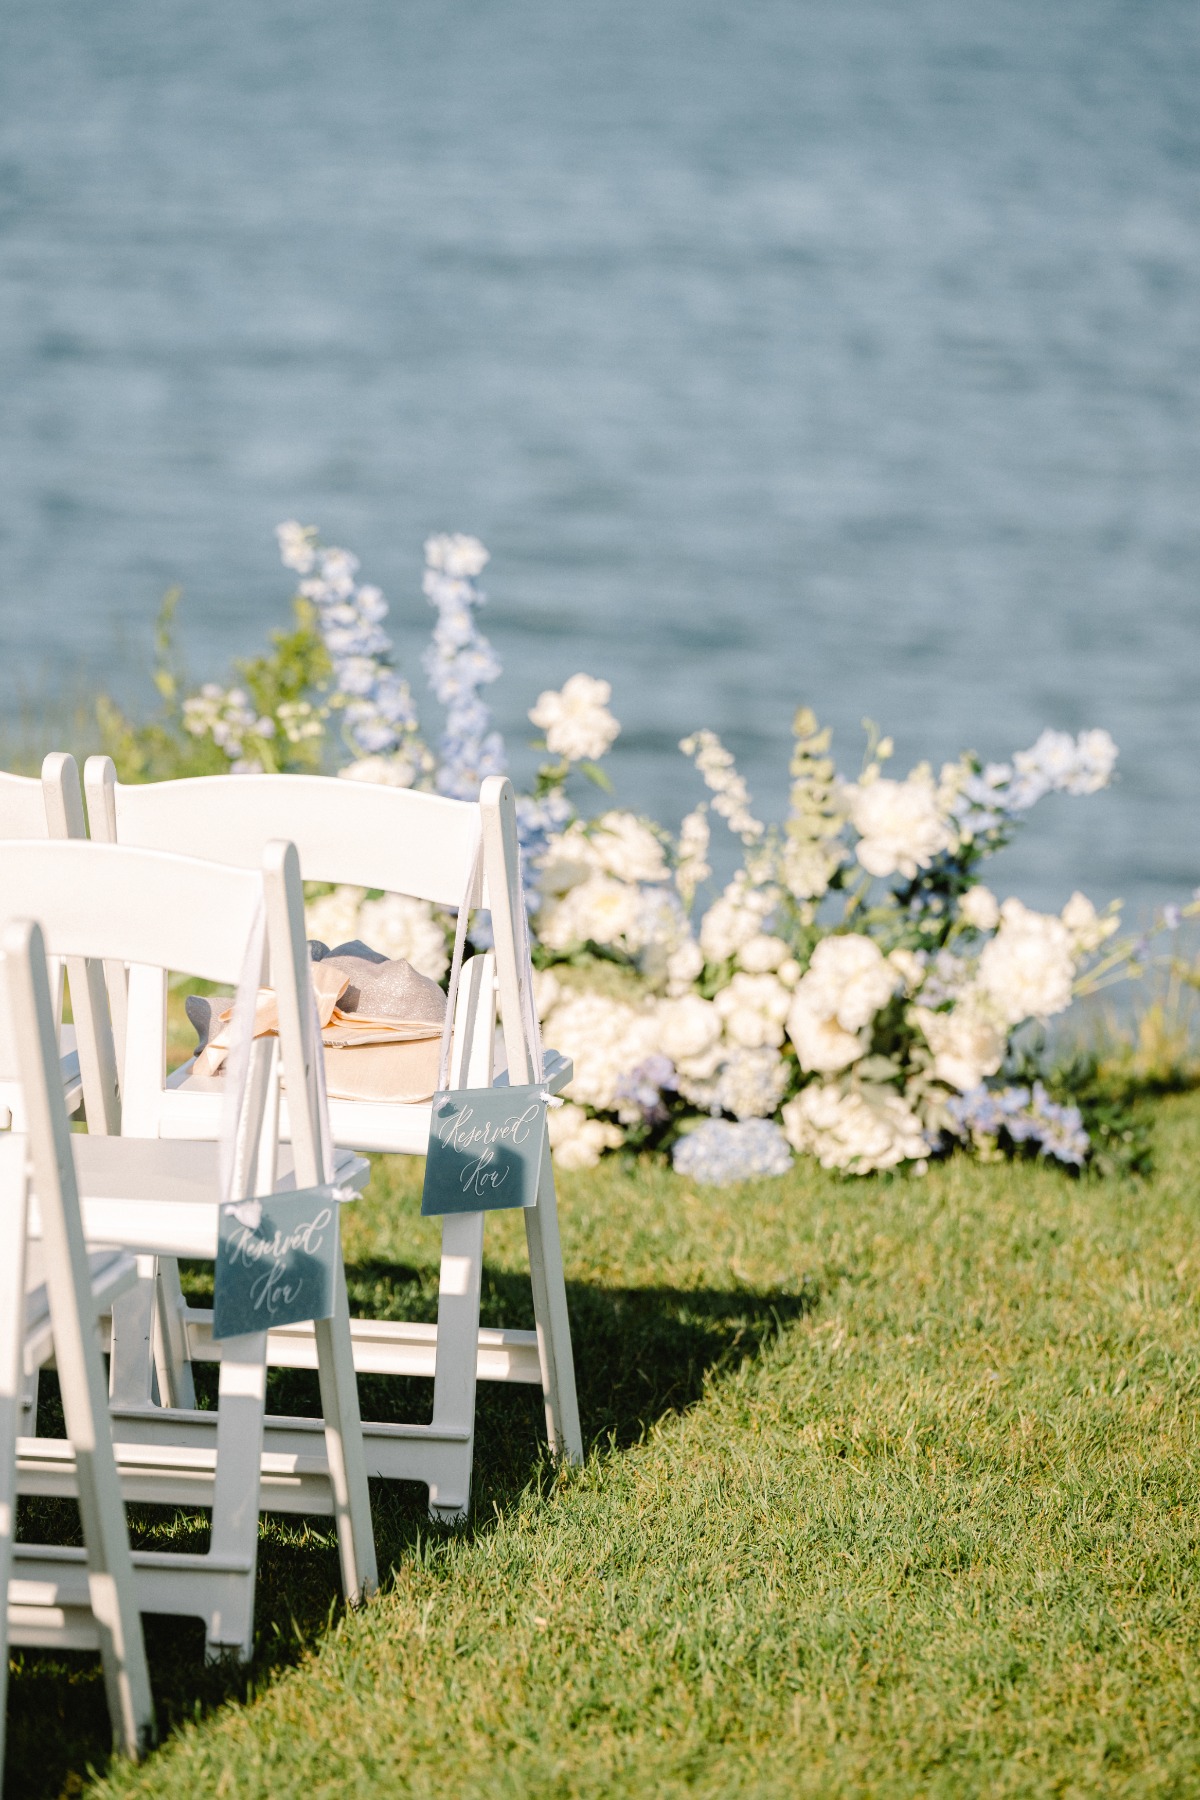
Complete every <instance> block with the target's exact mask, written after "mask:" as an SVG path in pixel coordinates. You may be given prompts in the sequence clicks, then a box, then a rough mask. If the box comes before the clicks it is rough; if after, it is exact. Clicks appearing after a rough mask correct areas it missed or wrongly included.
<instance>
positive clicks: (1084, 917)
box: [1062, 893, 1120, 956]
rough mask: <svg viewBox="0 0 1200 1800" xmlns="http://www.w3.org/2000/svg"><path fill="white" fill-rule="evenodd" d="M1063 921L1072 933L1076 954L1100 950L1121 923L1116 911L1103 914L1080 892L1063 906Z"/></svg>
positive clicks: (1084, 954)
mask: <svg viewBox="0 0 1200 1800" xmlns="http://www.w3.org/2000/svg"><path fill="white" fill-rule="evenodd" d="M1062 922H1063V924H1064V925H1065V926H1066V928H1067V930H1068V931H1069V932H1070V934H1071V940H1072V944H1073V946H1074V950H1075V954H1076V956H1086V955H1088V953H1089V952H1090V951H1092V950H1098V949H1099V948H1100V946H1101V944H1103V943H1104V942H1105V940H1106V939H1107V938H1110V937H1111V936H1112V934H1113V932H1114V931H1116V929H1117V926H1118V924H1119V923H1120V921H1119V920H1118V919H1117V916H1116V914H1115V913H1107V914H1105V915H1103V916H1101V914H1100V913H1098V912H1097V911H1096V908H1095V907H1094V906H1093V905H1092V903H1091V901H1090V900H1089V899H1088V897H1087V895H1086V894H1080V893H1074V894H1072V895H1071V898H1070V899H1069V900H1068V901H1067V904H1066V905H1065V906H1064V907H1063V909H1062Z"/></svg>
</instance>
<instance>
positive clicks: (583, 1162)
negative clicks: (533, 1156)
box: [546, 1106, 625, 1169]
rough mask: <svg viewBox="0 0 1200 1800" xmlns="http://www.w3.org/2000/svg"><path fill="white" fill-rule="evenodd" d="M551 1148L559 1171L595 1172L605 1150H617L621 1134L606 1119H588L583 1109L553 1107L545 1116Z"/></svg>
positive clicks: (622, 1138) (620, 1143) (580, 1107)
mask: <svg viewBox="0 0 1200 1800" xmlns="http://www.w3.org/2000/svg"><path fill="white" fill-rule="evenodd" d="M546 1128H547V1130H548V1132H549V1134H550V1148H551V1150H552V1151H553V1153H554V1160H555V1162H556V1163H557V1164H558V1166H559V1168H560V1169H594V1168H595V1167H596V1164H597V1163H598V1162H599V1161H600V1158H601V1156H602V1155H603V1154H604V1152H605V1151H606V1150H616V1149H618V1148H619V1147H620V1146H621V1145H622V1144H623V1143H624V1142H625V1138H624V1134H623V1133H622V1132H621V1130H620V1129H619V1128H618V1127H617V1126H616V1125H612V1124H610V1123H609V1121H608V1120H607V1119H590V1118H589V1117H588V1115H587V1113H585V1112H584V1110H583V1108H582V1106H552V1107H551V1108H550V1109H549V1111H548V1112H547V1114H546Z"/></svg>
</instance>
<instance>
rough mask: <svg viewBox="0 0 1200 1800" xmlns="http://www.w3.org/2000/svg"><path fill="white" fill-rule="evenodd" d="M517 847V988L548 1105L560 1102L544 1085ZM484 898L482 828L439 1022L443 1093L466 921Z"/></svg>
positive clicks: (440, 1086) (439, 1082) (535, 1074)
mask: <svg viewBox="0 0 1200 1800" xmlns="http://www.w3.org/2000/svg"><path fill="white" fill-rule="evenodd" d="M520 855H521V853H520V850H518V851H517V903H516V907H515V913H516V918H515V921H514V922H515V925H516V931H515V937H516V945H515V949H516V955H517V988H518V992H519V993H520V997H521V1015H522V1024H523V1025H524V1027H525V1032H526V1037H527V1042H528V1044H529V1052H530V1056H531V1057H532V1059H533V1083H534V1085H540V1086H541V1093H540V1094H539V1096H538V1098H539V1099H541V1100H544V1101H545V1103H546V1105H547V1106H561V1105H562V1101H561V1100H560V1099H559V1097H558V1095H557V1094H552V1093H550V1091H549V1089H548V1088H546V1087H545V1085H544V1083H545V1078H546V1076H545V1063H544V1060H543V1056H542V1032H541V1026H540V1025H539V1023H538V1016H537V1008H536V1006H535V1005H534V1004H533V981H532V975H533V964H532V961H531V959H530V950H529V919H528V916H527V914H526V911H525V886H524V882H523V880H522V877H521V863H520ZM482 902H483V831H482V827H481V828H480V832H479V836H478V837H477V838H476V840H475V848H474V850H473V852H472V854H471V863H470V869H469V872H468V875H467V885H466V889H465V891H464V893H463V897H462V904H461V905H460V907H459V909H458V919H457V922H456V924H455V927H454V954H453V956H452V958H451V962H450V980H449V982H448V984H447V987H446V1017H445V1019H444V1021H443V1023H442V1041H441V1047H440V1051H439V1055H438V1077H437V1092H438V1093H439V1094H444V1093H445V1092H446V1091H447V1088H448V1086H449V1081H450V1041H451V1036H452V1033H453V1031H454V1014H455V1012H456V1010H457V1007H458V985H459V981H460V979H461V976H462V965H463V956H464V953H465V951H466V944H467V925H468V922H469V920H470V916H471V913H472V912H473V910H474V909H475V907H477V906H480V905H482Z"/></svg>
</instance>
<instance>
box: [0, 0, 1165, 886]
mask: <svg viewBox="0 0 1200 1800" xmlns="http://www.w3.org/2000/svg"><path fill="white" fill-rule="evenodd" d="M1198 95H1200V8H1198V7H1197V6H1196V5H1195V3H1194V0H1143V3H1142V4H1132V3H1124V4H1121V3H1117V0H1055V4H1054V5H1053V6H1051V7H1047V6H1045V5H1044V4H1041V3H1038V0H987V4H982V3H968V4H963V0H954V3H951V0H906V4H905V5H904V6H895V5H894V4H890V3H888V0H847V3H846V4H843V5H838V6H828V5H824V4H816V0H755V4H754V5H753V6H733V5H730V4H725V5H716V4H713V3H712V0H654V3H653V4H651V5H646V4H644V3H641V4H633V3H632V0H609V4H607V5H605V6H604V7H580V6H563V5H561V4H557V3H556V4H551V3H550V0H512V3H511V4H507V5H503V6H501V5H498V4H486V3H484V0H461V3H456V4H453V5H450V4H447V3H446V0H439V3H437V4H433V3H431V0H405V3H404V4H397V3H396V0H342V4H341V5H339V6H336V7H331V6H328V5H325V4H316V3H315V0H287V3H286V4H284V3H282V0H252V3H250V4H247V3H246V0H236V3H235V0H208V4H206V5H204V6H203V7H192V6H182V5H178V4H170V3H167V4H164V0H105V4H104V5H103V6H92V7H89V6H85V5H83V4H80V0H7V4H6V6H5V7H4V9H3V13H2V16H0V572H2V578H0V628H2V632H3V648H4V655H3V658H2V659H0V698H2V699H4V700H5V701H6V702H7V703H8V704H9V705H10V706H12V705H13V704H15V700H16V697H17V695H18V693H19V692H22V691H23V692H25V693H27V694H28V693H33V694H35V695H36V694H44V693H49V692H52V691H53V690H54V689H55V688H56V687H59V688H65V687H69V686H72V685H78V684H79V683H80V682H86V683H88V684H90V685H97V684H105V685H108V686H110V687H111V688H113V689H114V690H115V691H117V692H118V693H119V694H121V695H122V696H123V697H124V698H126V699H129V700H140V701H141V703H142V704H144V705H146V706H149V705H150V704H151V697H150V694H149V690H148V684H147V680H146V664H147V660H148V645H149V640H150V629H151V621H152V619H153V615H154V613H155V611H156V608H157V605H158V602H159V599H160V597H161V594H162V592H163V590H164V589H165V588H166V587H167V586H168V585H170V584H172V583H175V582H179V583H182V585H183V586H184V588H185V590H186V596H187V597H186V601H185V612H184V637H185V642H186V646H187V650H188V656H189V661H190V664H191V667H192V669H193V671H194V672H195V674H196V676H197V678H199V677H200V676H207V675H215V674H220V673H221V672H222V671H223V669H224V667H225V665H226V664H227V662H228V659H229V657H230V656H231V655H232V654H234V653H238V652H245V651H248V650H250V649H252V648H254V647H255V646H257V645H258V644H259V643H260V642H261V640H262V638H263V636H264V633H265V631H266V630H267V628H268V627H269V626H270V625H271V624H273V623H275V622H278V621H281V620H282V619H283V618H284V617H285V616H286V607H287V598H288V593H289V583H288V580H287V578H286V577H285V575H284V572H283V571H282V570H281V569H280V568H279V567H278V565H277V563H276V561H275V555H274V542H273V537H272V528H273V526H274V525H275V523H276V521H277V520H279V519H282V518H285V517H289V516H298V517H300V518H301V519H303V520H305V521H311V522H315V523H318V524H319V525H320V527H321V529H322V532H323V534H324V536H325V537H326V538H327V539H328V540H330V541H338V542H344V543H348V544H349V545H351V546H352V547H353V548H355V549H356V550H357V551H358V552H359V554H360V555H361V556H362V558H363V563H364V570H365V573H366V574H367V576H368V577H369V578H370V579H372V580H375V581H378V582H379V583H380V584H381V585H382V586H383V587H384V589H385V591H386V592H387V593H388V595H389V597H390V599H391V601H392V608H393V618H394V622H395V630H396V636H397V639H398V643H399V645H400V649H401V653H402V659H403V661H404V662H405V664H406V665H407V666H408V667H409V668H410V669H411V672H412V674H413V676H414V679H415V682H416V683H417V684H418V685H419V684H420V680H421V678H420V672H419V662H418V658H419V652H420V648H421V646H422V643H423V641H424V637H425V634H426V631H427V628H428V624H429V622H430V614H429V612H428V608H427V606H426V604H425V602H424V601H423V599H422V597H421V594H420V566H421V544H422V540H423V538H424V536H425V535H426V534H427V533H428V532H430V531H432V530H443V529H458V530H465V531H471V532H475V533H477V534H478V535H479V536H481V537H482V538H483V539H484V540H485V541H486V542H487V544H488V545H489V546H490V548H491V550H492V553H493V563H492V566H491V569H490V570H489V582H488V586H489V591H490V594H491V605H490V609H489V612H488V614H487V619H486V623H487V628H488V630H489V631H490V633H491V635H492V636H493V638H494V640H495V641H496V643H497V645H498V646H499V648H500V650H501V652H502V654H503V656H504V658H505V663H506V669H505V675H504V677H503V679H502V681H501V682H500V683H499V684H498V686H497V688H496V689H495V690H494V698H495V704H496V708H497V712H498V714H499V717H500V720H501V723H502V724H503V726H504V727H505V729H506V731H507V732H508V733H509V735H510V740H511V742H512V744H513V746H514V759H515V761H516V763H517V765H518V769H519V770H520V769H523V768H527V767H528V766H529V753H528V752H527V751H526V750H525V749H524V744H525V741H526V739H527V737H528V736H529V735H530V730H529V728H528V727H527V726H526V725H525V723H524V712H525V709H526V707H527V706H528V705H529V704H531V702H532V700H533V698H534V697H535V696H536V694H537V693H538V691H539V689H541V688H543V687H545V686H548V685H557V684H559V683H560V682H561V680H562V679H563V678H564V677H565V676H567V675H569V674H571V673H573V672H574V671H575V670H577V669H586V670H588V671H590V672H593V673H595V674H603V675H605V676H607V677H608V678H609V679H610V680H611V681H612V683H613V687H614V709H615V711H616V712H617V714H618V716H619V717H620V718H621V720H622V721H623V723H624V727H625V729H624V734H623V736H622V739H621V741H620V744H619V745H618V748H617V750H616V752H615V754H614V757H613V769H614V775H615V777H616V779H617V782H618V785H619V790H620V794H621V796H622V798H623V799H624V800H626V801H627V802H628V803H630V804H633V805H636V806H638V807H642V808H645V809H647V810H649V811H650V812H652V813H655V814H658V815H660V816H662V817H664V818H667V819H672V820H677V819H678V818H679V816H680V814H681V813H682V812H683V811H684V810H685V809H686V808H687V807H688V806H689V805H690V804H691V803H692V801H693V799H694V797H695V793H696V786H695V778H694V776H692V775H690V774H689V772H688V771H687V769H686V767H685V766H684V765H683V764H682V762H681V759H680V758H679V756H678V752H677V751H676V749H675V744H676V741H677V739H678V738H679V736H680V735H681V734H682V733H683V732H684V731H685V730H687V729H689V728H692V727H694V726H696V725H697V724H701V723H705V724H710V725H712V726H714V727H715V728H716V729H717V730H718V731H719V732H721V733H722V735H724V736H725V737H726V738H727V740H728V741H729V743H730V744H731V745H732V746H733V747H734V748H735V749H736V750H737V751H738V753H739V756H740V758H741V760H742V764H743V767H744V770H745V772H746V774H747V776H748V777H749V779H750V781H751V784H752V787H753V789H754V792H755V796H756V799H757V800H758V802H759V805H760V809H763V810H767V811H771V810H775V809H778V808H779V807H780V806H781V805H782V804H783V801H784V797H785V792H786V757H787V747H788V727H789V723H790V719H791V714H792V711H793V709H794V707H795V705H796V704H797V702H799V701H800V700H806V701H808V702H810V703H811V704H813V705H814V706H815V707H816V708H817V710H818V711H819V713H820V714H821V715H822V716H823V717H824V718H826V719H828V720H829V721H830V722H831V723H832V724H833V725H834V726H835V728H836V732H837V742H838V744H839V745H840V747H841V751H842V756H843V759H844V762H845V763H846V764H847V765H848V766H849V767H850V768H853V767H855V766H856V765H857V761H858V756H859V741H860V740H859V722H860V720H861V719H862V717H863V716H864V715H871V716H872V717H874V718H876V719H878V720H879V721H880V722H881V723H882V724H883V725H884V726H885V727H886V728H887V729H888V730H890V731H891V732H892V733H893V734H894V736H895V738H896V741H897V746H898V756H897V761H898V764H899V765H900V766H902V767H907V766H908V765H909V764H911V763H913V762H915V761H917V760H919V759H921V758H922V757H930V758H932V759H933V760H934V761H935V762H936V761H938V760H939V759H941V758H943V757H945V756H948V755H952V754H954V753H955V752H956V751H957V750H958V749H959V748H960V747H961V746H963V745H965V744H971V745H974V746H976V747H977V748H978V749H979V750H980V751H981V752H982V753H984V754H985V755H988V756H998V755H1002V754H1004V753H1006V752H1007V751H1008V750H1010V749H1011V748H1014V747H1017V746H1020V745H1022V744H1025V743H1028V742H1030V741H1032V739H1033V738H1034V737H1036V735H1037V733H1038V732H1039V730H1040V729H1041V728H1042V726H1043V725H1044V724H1047V723H1051V724H1054V725H1058V726H1062V727H1067V728H1070V729H1078V728H1079V727H1082V726H1085V725H1105V726H1107V727H1108V728H1109V729H1110V730H1111V731H1112V733H1113V735H1114V736H1115V737H1116V738H1117V740H1118V742H1119V743H1120V745H1121V747H1122V752H1123V755H1122V762H1121V770H1122V778H1121V781H1120V783H1119V785H1118V786H1117V787H1115V788H1114V789H1113V790H1112V791H1111V792H1110V793H1108V794H1106V795H1103V796H1101V797H1099V798H1097V799H1094V800H1091V801H1087V802H1067V801H1061V800H1056V801H1052V802H1048V803H1047V804H1046V805H1045V806H1044V807H1043V808H1042V809H1041V810H1040V812H1039V814H1038V815H1035V819H1036V821H1037V822H1036V823H1034V824H1032V825H1031V826H1030V828H1029V830H1028V832H1027V836H1026V839H1025V840H1024V841H1023V842H1022V844H1021V845H1020V846H1019V847H1015V848H1014V849H1013V850H1011V851H1009V852H1007V853H1006V856H1005V863H1004V866H1003V867H1002V868H998V870H997V885H998V886H1000V887H1001V888H1002V889H1004V890H1005V891H1007V889H1009V888H1015V889H1018V890H1019V891H1021V892H1022V893H1023V894H1025V895H1026V897H1027V898H1029V899H1031V900H1033V901H1035V902H1041V903H1051V902H1057V903H1061V901H1062V899H1064V898H1065V896H1066V895H1067V893H1069V892H1070V890H1071V888H1072V887H1075V886H1083V887H1086V888H1087V889H1088V890H1089V891H1090V892H1092V893H1093V894H1094V895H1095V896H1096V897H1097V898H1100V899H1103V898H1107V897H1108V896H1109V895H1112V894H1116V893H1123V894H1126V895H1127V896H1129V897H1130V899H1131V900H1132V901H1133V902H1135V903H1139V904H1141V905H1143V906H1145V905H1147V904H1150V903H1154V902H1160V901H1163V900H1166V899H1171V898H1178V897H1180V896H1186V894H1187V893H1188V892H1189V891H1190V890H1191V888H1192V887H1193V886H1194V885H1195V884H1196V883H1197V882H1198V881H1200V825H1198V820H1200V810H1198V808H1197V804H1196V790H1197V784H1198V780H1200V715H1198V709H1197V705H1196V701H1195V692H1196V685H1197V676H1198V675H1200V505H1198V500H1200V495H1198V486H1200V482H1198V477H1200V106H1198V104H1197V96H1198ZM429 714H430V725H431V727H432V728H434V729H435V728H436V713H435V709H434V708H433V707H432V705H430V707H429Z"/></svg>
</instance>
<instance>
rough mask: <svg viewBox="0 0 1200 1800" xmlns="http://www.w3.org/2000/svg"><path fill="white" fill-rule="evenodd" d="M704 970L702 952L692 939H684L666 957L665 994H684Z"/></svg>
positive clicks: (673, 995) (675, 995) (676, 995)
mask: <svg viewBox="0 0 1200 1800" xmlns="http://www.w3.org/2000/svg"><path fill="white" fill-rule="evenodd" d="M703 969H704V952H703V950H701V948H700V946H699V944H698V943H697V942H696V940H695V938H694V937H691V936H689V937H685V938H684V939H683V940H682V941H681V942H680V943H678V944H676V946H675V948H674V949H673V950H672V951H671V953H670V955H669V956H668V957H667V970H666V974H667V993H668V994H670V995H671V996H672V997H673V998H677V997H678V996H679V995H681V994H686V993H687V991H688V989H689V988H690V987H691V985H692V983H693V982H694V981H695V980H696V978H697V977H698V976H699V975H700V974H701V973H702V972H703Z"/></svg>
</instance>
